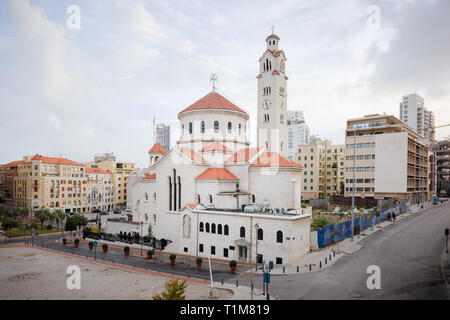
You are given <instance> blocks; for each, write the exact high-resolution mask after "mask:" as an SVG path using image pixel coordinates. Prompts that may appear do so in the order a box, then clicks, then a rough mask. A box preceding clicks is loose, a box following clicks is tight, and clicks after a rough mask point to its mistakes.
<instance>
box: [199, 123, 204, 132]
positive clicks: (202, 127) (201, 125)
mask: <svg viewBox="0 0 450 320" xmlns="http://www.w3.org/2000/svg"><path fill="white" fill-rule="evenodd" d="M200 133H205V121H202V122H201V123H200Z"/></svg>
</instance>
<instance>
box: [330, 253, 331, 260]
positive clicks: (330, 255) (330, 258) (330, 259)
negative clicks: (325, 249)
mask: <svg viewBox="0 0 450 320" xmlns="http://www.w3.org/2000/svg"><path fill="white" fill-rule="evenodd" d="M330 261H331V253H330Z"/></svg>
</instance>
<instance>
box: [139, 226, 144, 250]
mask: <svg viewBox="0 0 450 320" xmlns="http://www.w3.org/2000/svg"><path fill="white" fill-rule="evenodd" d="M143 225H144V221H141V236H140V242H141V256H142V226H143Z"/></svg>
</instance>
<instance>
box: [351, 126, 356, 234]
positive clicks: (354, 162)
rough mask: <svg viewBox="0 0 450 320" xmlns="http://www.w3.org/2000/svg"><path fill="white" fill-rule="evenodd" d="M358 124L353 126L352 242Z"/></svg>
mask: <svg viewBox="0 0 450 320" xmlns="http://www.w3.org/2000/svg"><path fill="white" fill-rule="evenodd" d="M356 126H357V125H356V124H354V125H353V188H352V242H353V236H354V232H355V172H356Z"/></svg>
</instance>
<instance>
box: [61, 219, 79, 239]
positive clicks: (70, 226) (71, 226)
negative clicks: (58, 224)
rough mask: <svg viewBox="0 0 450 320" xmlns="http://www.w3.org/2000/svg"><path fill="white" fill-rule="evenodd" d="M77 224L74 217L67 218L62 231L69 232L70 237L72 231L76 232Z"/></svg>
mask: <svg viewBox="0 0 450 320" xmlns="http://www.w3.org/2000/svg"><path fill="white" fill-rule="evenodd" d="M77 227H78V224H77V220H76V218H75V217H69V219H67V221H66V225H65V226H64V230H66V231H70V236H72V231H75V230H77Z"/></svg>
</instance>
